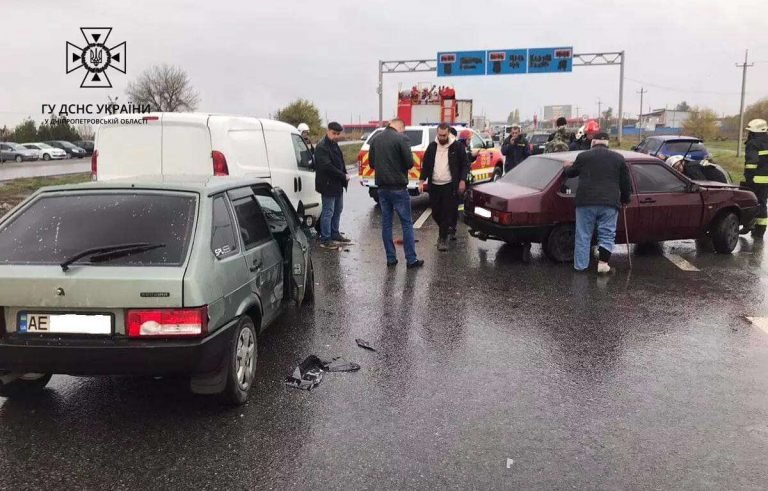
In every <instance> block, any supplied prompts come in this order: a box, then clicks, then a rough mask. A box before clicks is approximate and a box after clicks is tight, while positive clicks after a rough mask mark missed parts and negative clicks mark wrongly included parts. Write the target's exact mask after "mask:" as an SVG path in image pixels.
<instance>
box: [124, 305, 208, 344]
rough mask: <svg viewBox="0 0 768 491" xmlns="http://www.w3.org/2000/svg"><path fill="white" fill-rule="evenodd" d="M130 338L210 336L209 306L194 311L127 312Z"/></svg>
mask: <svg viewBox="0 0 768 491" xmlns="http://www.w3.org/2000/svg"><path fill="white" fill-rule="evenodd" d="M125 331H126V334H127V335H128V337H129V338H152V337H154V338H168V337H173V338H178V337H195V336H204V335H206V334H208V306H207V305H204V306H202V307H197V308H194V309H151V310H127V311H126V312H125Z"/></svg>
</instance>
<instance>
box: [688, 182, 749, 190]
mask: <svg viewBox="0 0 768 491" xmlns="http://www.w3.org/2000/svg"><path fill="white" fill-rule="evenodd" d="M693 182H695V183H696V184H698V185H699V186H701V187H703V188H733V189H738V187H739V186H737V185H736V184H728V183H727V182H718V181H693Z"/></svg>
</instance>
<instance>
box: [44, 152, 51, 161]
mask: <svg viewBox="0 0 768 491" xmlns="http://www.w3.org/2000/svg"><path fill="white" fill-rule="evenodd" d="M43 160H51V156H50V155H48V154H47V153H44V154H43Z"/></svg>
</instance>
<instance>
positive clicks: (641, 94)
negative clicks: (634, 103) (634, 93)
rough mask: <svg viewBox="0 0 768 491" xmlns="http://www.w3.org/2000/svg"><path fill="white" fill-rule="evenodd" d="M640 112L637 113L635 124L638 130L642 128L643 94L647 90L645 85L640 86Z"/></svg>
mask: <svg viewBox="0 0 768 491" xmlns="http://www.w3.org/2000/svg"><path fill="white" fill-rule="evenodd" d="M638 93H639V94H640V113H639V114H638V115H637V126H638V128H640V131H641V132H642V130H643V94H647V93H648V91H647V90H645V87H641V88H640V92H638Z"/></svg>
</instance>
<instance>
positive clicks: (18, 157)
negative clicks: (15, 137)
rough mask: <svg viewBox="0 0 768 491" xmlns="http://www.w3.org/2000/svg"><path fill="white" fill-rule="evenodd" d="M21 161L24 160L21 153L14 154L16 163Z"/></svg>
mask: <svg viewBox="0 0 768 491" xmlns="http://www.w3.org/2000/svg"><path fill="white" fill-rule="evenodd" d="M23 161H24V158H23V157H22V156H21V155H17V156H16V162H17V163H19V164H20V163H22V162H23Z"/></svg>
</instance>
